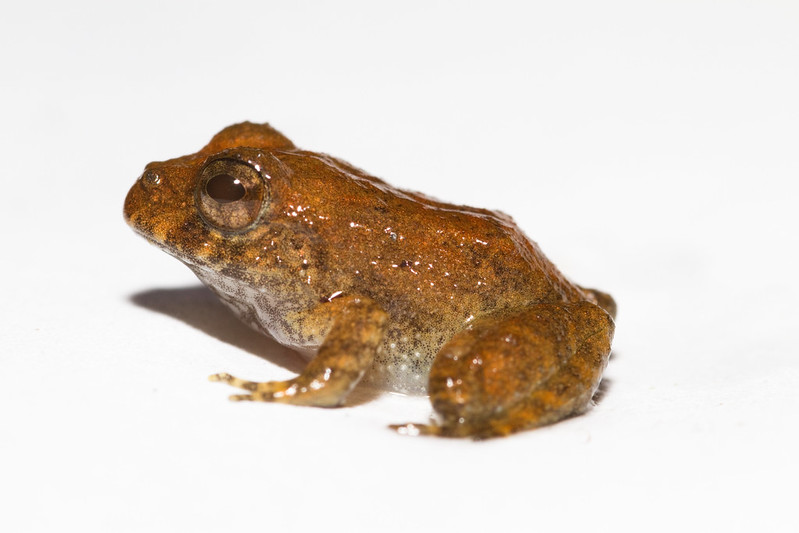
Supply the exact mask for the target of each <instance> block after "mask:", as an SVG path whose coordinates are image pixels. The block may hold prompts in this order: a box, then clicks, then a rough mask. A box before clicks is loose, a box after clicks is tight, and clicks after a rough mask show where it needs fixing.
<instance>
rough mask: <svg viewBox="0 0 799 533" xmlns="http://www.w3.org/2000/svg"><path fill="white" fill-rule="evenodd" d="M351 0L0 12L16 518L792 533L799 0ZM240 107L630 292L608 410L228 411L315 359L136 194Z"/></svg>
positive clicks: (3, 476) (5, 334)
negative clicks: (429, 421) (225, 289)
mask: <svg viewBox="0 0 799 533" xmlns="http://www.w3.org/2000/svg"><path fill="white" fill-rule="evenodd" d="M333 4H334V3H332V2H331V3H326V4H323V3H322V2H314V3H311V2H253V3H252V4H236V3H235V2H227V3H225V4H224V5H223V4H221V3H220V4H218V5H216V4H212V3H202V4H201V5H197V6H195V5H193V4H185V5H181V4H178V3H168V2H136V3H129V4H125V5H121V4H118V3H101V2H97V3H90V2H69V3H63V2H50V3H49V5H48V3H46V2H45V3H42V4H38V5H35V4H32V3H30V4H25V6H26V7H22V6H23V3H21V2H16V3H13V4H12V5H11V6H7V7H5V8H4V10H3V16H2V20H1V21H0V59H2V84H1V85H0V91H1V93H0V94H2V99H0V111H1V113H2V121H0V146H2V147H3V162H2V166H3V177H2V184H3V186H2V193H3V194H2V208H1V209H0V222H1V223H2V225H1V226H0V228H1V229H0V231H1V232H2V243H3V251H2V255H1V256H0V257H2V259H1V260H2V263H0V268H1V269H2V279H3V280H4V284H3V296H2V306H1V307H0V309H1V311H0V312H2V317H1V318H2V329H1V330H0V335H1V337H0V341H1V344H0V371H1V372H2V378H3V379H2V381H3V385H2V387H0V406H2V407H0V410H1V412H2V426H0V490H2V492H3V494H2V495H1V496H2V497H1V498H0V501H2V513H0V529H2V530H3V531H15V532H16V531H195V532H197V531H245V530H253V529H257V530H262V531H278V530H290V531H313V530H322V529H323V528H324V530H333V531H395V530H396V531H409V530H419V531H427V530H435V531H517V530H530V531H550V530H558V531H578V530H580V531H587V530H593V531H614V532H619V531H677V530H679V531H796V529H797V528H799V523H798V522H797V518H796V514H795V511H794V509H793V508H794V505H795V500H796V485H795V480H796V478H797V476H799V466H797V452H796V450H797V447H798V446H799V433H798V432H797V415H796V413H797V408H799V394H797V391H796V388H797V384H799V357H797V355H798V354H797V340H796V332H797V322H798V321H797V319H798V318H799V313H798V312H797V304H796V301H797V297H799V290H798V289H797V284H796V279H797V277H796V272H797V267H798V266H799V265H797V262H798V261H797V251H796V248H797V238H796V228H797V215H796V200H797V193H796V191H795V187H794V184H795V181H796V178H797V175H799V174H798V173H799V160H798V158H797V153H798V152H797V147H799V131H798V129H799V126H797V124H799V98H797V94H799V74H797V68H799V67H798V66H799V32H798V31H797V28H799V4H797V3H796V2H795V1H785V2H777V1H772V2H744V1H733V0H730V1H726V2H709V1H690V2H688V1H686V2H680V1H668V2H665V1H664V2H632V1H631V2H618V1H609V2H591V1H582V2H534V3H526V2H519V3H504V2H491V3H490V6H489V3H485V4H484V5H483V6H477V5H474V4H470V3H461V2H458V3H455V2H452V3H439V2H419V3H413V2H412V3H409V4H396V3H394V4H390V5H389V4H385V3H380V2H344V3H335V4H336V7H332V6H333ZM244 119H249V120H254V121H266V120H268V121H270V122H271V123H272V124H274V125H275V126H276V127H277V128H278V129H280V130H281V131H283V132H284V133H285V134H286V135H288V136H289V137H290V138H291V139H293V140H294V141H295V142H296V143H297V144H298V145H300V146H302V147H306V148H310V149H317V150H321V151H326V152H330V153H332V154H335V155H337V156H340V157H343V158H345V159H347V160H349V161H351V162H352V163H354V164H356V165H358V166H360V167H362V168H365V169H367V170H369V171H371V172H373V173H374V174H376V175H378V176H381V177H384V178H385V179H387V180H388V181H390V182H391V183H394V184H396V185H400V186H402V187H405V188H409V189H417V190H423V191H424V192H426V193H428V194H431V195H434V196H437V197H440V198H443V199H447V200H450V201H453V202H460V203H466V204H472V205H479V206H484V207H489V208H499V209H502V210H503V211H506V212H508V213H510V214H512V215H513V216H514V217H515V218H516V220H517V221H518V222H519V223H520V225H521V226H522V227H523V228H524V229H525V230H526V231H527V232H528V234H529V235H531V236H532V237H533V238H534V239H536V240H537V241H538V242H539V244H540V245H541V246H542V247H543V249H544V250H545V251H546V252H547V254H548V255H549V256H550V257H551V258H552V259H553V260H554V261H555V262H556V263H557V264H558V265H559V266H560V267H561V268H562V270H563V271H564V272H566V274H567V275H568V276H570V277H571V278H572V279H574V280H576V281H578V282H580V283H584V284H586V285H589V286H596V287H599V288H602V289H605V290H608V291H609V292H611V293H612V294H613V295H614V296H615V297H616V299H617V300H618V302H619V309H620V314H619V320H618V332H617V337H616V341H615V344H614V351H615V357H614V359H613V360H612V362H611V365H610V367H609V369H608V372H607V374H606V376H607V381H608V383H609V386H608V390H607V393H606V394H605V397H604V399H603V400H602V401H601V403H600V404H599V406H598V407H597V408H596V409H594V410H593V411H592V412H590V413H589V414H588V415H587V416H583V417H580V418H575V419H572V420H569V421H566V422H563V423H561V424H558V425H555V426H553V427H549V428H545V429H540V430H537V431H532V432H527V433H523V434H520V435H516V436H514V437H512V438H508V439H504V440H492V441H488V442H479V443H474V442H470V441H454V440H435V439H422V438H416V439H414V438H402V437H399V436H397V435H395V434H393V433H392V432H390V431H389V430H387V429H386V425H387V424H388V423H392V422H404V421H408V420H413V421H423V420H424V419H425V417H426V416H427V415H428V414H429V409H428V407H427V404H426V402H425V401H424V400H423V399H414V398H403V397H395V396H383V397H380V398H378V399H377V400H375V401H372V402H366V403H363V404H362V405H358V406H355V407H351V408H344V409H338V410H321V409H320V410H315V409H303V408H291V407H286V406H280V405H265V404H248V405H243V404H234V403H230V402H227V401H226V399H225V398H226V396H227V395H228V393H230V392H232V391H231V390H229V389H228V388H226V387H224V386H221V385H214V384H211V383H208V382H207V381H206V376H207V375H208V374H211V373H213V372H217V371H230V372H232V373H235V374H237V375H240V376H244V377H252V378H257V379H274V378H280V377H284V376H288V375H290V373H291V370H295V369H296V368H297V367H296V361H293V360H292V359H291V358H290V356H288V355H287V354H286V353H285V352H283V351H281V349H280V348H278V347H276V346H274V345H271V344H269V343H266V342H262V341H261V340H260V339H259V338H258V337H257V336H256V335H255V334H253V333H250V332H249V331H248V330H247V329H246V328H244V327H243V326H241V325H239V324H238V323H236V322H235V321H234V319H232V318H231V317H230V315H229V314H228V313H227V312H226V311H224V309H223V308H222V307H221V306H220V305H219V304H217V303H216V302H215V301H214V300H213V299H212V298H211V297H210V295H209V294H208V293H207V292H205V291H204V290H201V289H198V288H197V285H198V284H197V282H196V280H195V279H194V278H193V277H192V275H191V274H190V272H189V271H188V270H187V269H186V268H185V267H183V266H182V265H180V264H179V263H178V262H177V261H175V260H173V259H172V258H169V257H168V256H166V255H165V254H162V253H161V252H159V251H158V250H156V249H155V248H153V247H151V246H148V245H147V244H146V243H145V242H144V241H143V240H142V239H139V238H137V237H136V236H134V234H133V233H132V232H130V231H129V230H128V229H127V228H126V227H125V225H124V223H123V221H122V217H121V207H122V200H123V198H124V195H125V193H126V191H127V189H128V187H129V186H130V185H131V184H132V183H133V181H134V179H135V178H136V176H137V175H138V174H139V173H140V172H141V169H142V168H143V166H144V164H145V163H147V162H148V161H151V160H154V159H164V158H168V157H173V156H178V155H183V154H186V153H191V152H193V151H195V150H196V149H198V148H200V147H201V146H202V145H203V144H204V143H205V142H207V141H208V139H209V138H210V137H211V135H212V134H214V133H215V132H216V131H218V130H219V129H221V128H222V127H223V126H226V125H228V124H231V123H233V122H237V121H240V120H244ZM270 361H272V362H270ZM275 362H277V363H279V364H275Z"/></svg>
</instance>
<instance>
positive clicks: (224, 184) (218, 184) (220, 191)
mask: <svg viewBox="0 0 799 533" xmlns="http://www.w3.org/2000/svg"><path fill="white" fill-rule="evenodd" d="M205 192H207V193H208V196H210V197H211V198H213V199H214V200H216V201H217V202H219V203H220V204H229V203H230V202H235V201H238V200H241V199H242V198H244V195H245V194H247V189H245V188H244V185H242V184H241V182H240V181H239V180H238V178H234V177H233V176H231V175H230V174H217V175H216V176H214V177H213V178H211V179H210V180H208V183H206V184H205Z"/></svg>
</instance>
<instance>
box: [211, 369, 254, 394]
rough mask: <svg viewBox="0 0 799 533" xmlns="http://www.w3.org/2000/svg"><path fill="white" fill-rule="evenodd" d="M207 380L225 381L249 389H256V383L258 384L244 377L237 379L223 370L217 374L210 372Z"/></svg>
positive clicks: (233, 385)
mask: <svg viewBox="0 0 799 533" xmlns="http://www.w3.org/2000/svg"><path fill="white" fill-rule="evenodd" d="M208 380H209V381H213V382H216V383H226V384H228V385H230V386H232V387H237V388H239V389H244V390H249V391H254V390H256V389H258V385H260V384H259V383H257V382H255V381H247V380H244V379H239V378H237V377H235V376H231V375H230V374H227V373H225V372H222V373H219V374H212V375H210V376H208Z"/></svg>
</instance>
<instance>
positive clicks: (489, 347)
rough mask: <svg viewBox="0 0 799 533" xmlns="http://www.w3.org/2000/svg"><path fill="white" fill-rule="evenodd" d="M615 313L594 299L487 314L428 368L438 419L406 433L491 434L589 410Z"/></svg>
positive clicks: (408, 427) (401, 427) (408, 426)
mask: <svg viewBox="0 0 799 533" xmlns="http://www.w3.org/2000/svg"><path fill="white" fill-rule="evenodd" d="M613 329H614V325H613V319H612V318H611V316H610V315H609V314H608V313H607V312H606V311H604V310H603V309H601V308H600V307H599V306H597V305H594V304H592V303H590V302H581V303H576V304H538V305H533V306H531V307H529V308H527V309H524V310H521V311H517V312H515V313H510V314H503V315H498V316H487V317H484V318H482V319H478V320H476V321H474V322H473V323H472V324H471V327H470V328H468V329H465V330H463V331H461V332H460V333H458V334H457V335H455V336H454V337H453V338H452V339H451V340H450V341H449V342H447V343H446V344H445V345H444V346H443V347H442V348H441V350H439V352H438V355H437V356H436V359H435V361H434V362H433V366H432V368H431V370H430V382H429V392H430V401H431V402H432V404H433V409H434V411H435V414H436V419H435V422H434V423H433V424H432V425H417V424H403V425H396V426H392V428H393V429H395V430H397V431H398V432H400V433H402V434H406V435H440V436H445V437H472V438H478V439H480V438H490V437H497V436H502V435H508V434H510V433H513V432H516V431H520V430H523V429H529V428H534V427H538V426H543V425H546V424H551V423H553V422H557V421H558V420H561V419H563V418H566V417H568V416H571V415H574V414H577V413H580V412H582V411H584V410H585V409H586V408H587V407H588V406H589V404H590V402H591V397H592V395H593V393H594V391H595V390H596V388H597V386H598V385H599V381H600V379H601V377H602V371H603V370H604V369H605V365H606V364H607V360H608V356H609V354H610V341H611V339H612V337H613Z"/></svg>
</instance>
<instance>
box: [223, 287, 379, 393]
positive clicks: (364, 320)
mask: <svg viewBox="0 0 799 533" xmlns="http://www.w3.org/2000/svg"><path fill="white" fill-rule="evenodd" d="M318 314H319V315H327V318H329V315H333V316H335V318H334V319H333V325H332V327H331V328H330V331H329V332H328V333H327V336H326V337H325V340H324V342H323V343H322V346H320V348H319V352H318V353H317V354H316V357H314V358H313V359H312V360H311V362H310V363H308V366H307V367H306V368H305V369H304V370H303V371H302V373H301V374H300V375H299V376H297V377H296V378H293V379H290V380H286V381H268V382H264V383H258V382H254V381H246V380H243V379H239V378H236V377H233V376H231V375H230V374H214V375H212V376H211V377H210V379H211V381H220V382H223V383H227V384H229V385H232V386H234V387H238V388H240V389H244V390H246V391H248V394H236V395H233V396H231V397H230V399H231V400H235V401H260V402H279V403H290V404H294V405H310V406H317V407H335V406H338V405H341V404H342V403H343V402H344V400H345V399H346V397H347V395H348V394H349V393H350V391H351V390H352V389H353V388H354V387H355V385H357V384H358V382H359V381H360V379H361V377H363V374H364V373H365V372H366V370H367V368H369V366H370V365H371V363H372V361H373V360H374V355H375V353H376V351H377V347H378V345H379V344H380V342H381V341H382V339H383V335H384V334H385V328H386V323H387V317H388V315H387V314H386V312H385V311H383V310H382V309H381V308H380V307H379V306H378V305H377V304H376V303H375V302H373V301H372V300H370V299H368V298H348V297H344V298H340V299H336V300H333V301H332V302H330V305H329V306H326V307H323V308H322V309H321V310H320V311H318ZM314 318H318V319H322V320H325V319H326V317H325V316H318V317H312V318H311V319H314Z"/></svg>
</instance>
